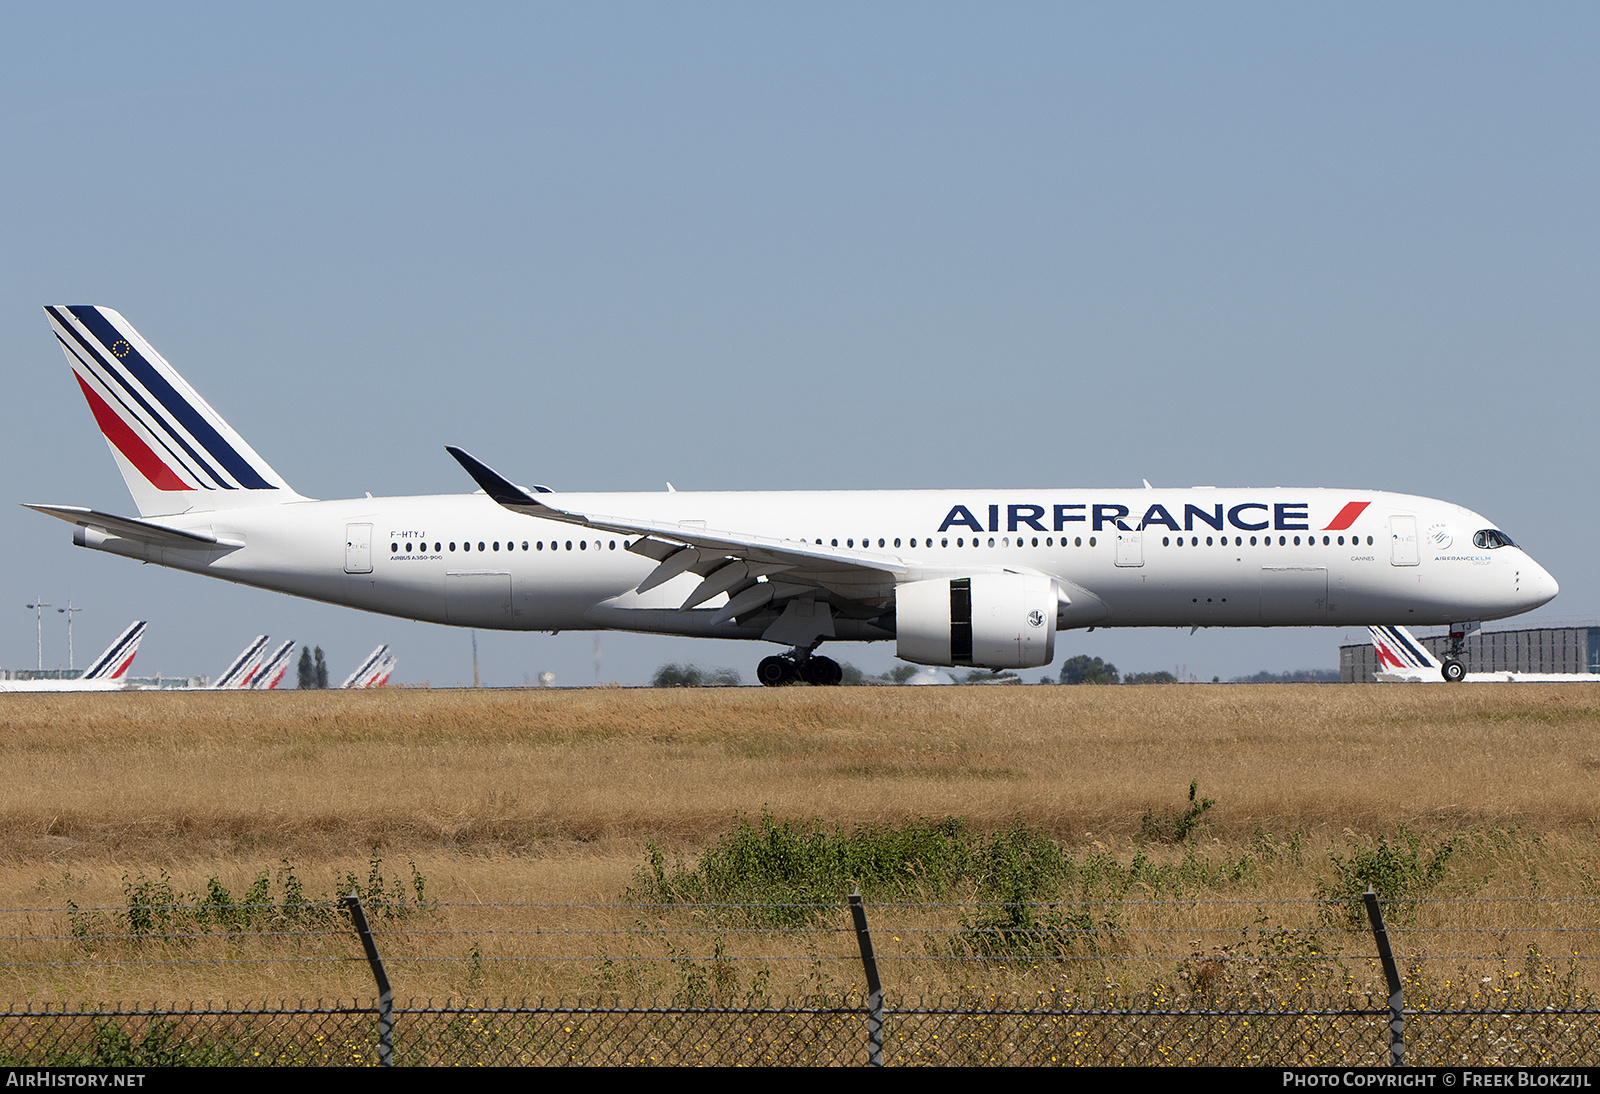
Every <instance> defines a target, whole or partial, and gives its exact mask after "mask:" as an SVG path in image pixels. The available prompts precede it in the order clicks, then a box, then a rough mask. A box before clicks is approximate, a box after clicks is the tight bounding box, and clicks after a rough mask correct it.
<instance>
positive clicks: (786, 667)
mask: <svg viewBox="0 0 1600 1094" xmlns="http://www.w3.org/2000/svg"><path fill="white" fill-rule="evenodd" d="M756 679H757V680H760V681H761V682H762V684H764V685H766V686H767V687H769V688H781V687H784V686H786V685H788V684H802V683H804V684H811V685H813V686H815V687H833V686H834V685H836V684H839V683H841V682H843V680H844V669H842V668H840V667H839V662H837V661H835V660H834V659H833V658H831V657H821V656H818V655H816V654H813V653H812V652H811V651H810V650H799V649H797V650H795V651H794V652H792V653H788V654H778V655H774V656H772V657H763V658H762V659H761V663H760V664H759V665H757V666H756Z"/></svg>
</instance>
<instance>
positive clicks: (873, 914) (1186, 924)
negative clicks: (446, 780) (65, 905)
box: [0, 900, 1600, 1067]
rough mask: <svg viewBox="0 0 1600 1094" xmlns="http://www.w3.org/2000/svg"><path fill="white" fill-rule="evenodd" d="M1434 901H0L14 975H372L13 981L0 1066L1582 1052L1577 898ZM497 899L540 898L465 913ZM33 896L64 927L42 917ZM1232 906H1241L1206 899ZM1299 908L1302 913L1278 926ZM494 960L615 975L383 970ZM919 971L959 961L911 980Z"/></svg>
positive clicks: (471, 968) (1591, 1056)
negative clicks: (1342, 907)
mask: <svg viewBox="0 0 1600 1094" xmlns="http://www.w3.org/2000/svg"><path fill="white" fill-rule="evenodd" d="M1502 903H1503V902H1502ZM1375 904H1376V901H1375V900H1373V901H1369V905H1375ZM1429 904H1430V905H1431V906H1430V907H1429V908H1428V909H1426V910H1427V912H1428V914H1427V915H1424V916H1422V919H1424V920H1426V921H1429V922H1432V923H1433V924H1434V925H1433V926H1430V927H1427V928H1423V927H1418V926H1415V922H1416V920H1417V918H1418V908H1417V906H1416V904H1415V902H1413V904H1412V906H1410V907H1408V908H1406V909H1405V914H1404V915H1403V916H1402V919H1403V920H1404V921H1405V923H1406V924H1407V925H1406V926H1404V927H1403V928H1402V929H1400V930H1395V931H1393V932H1392V933H1393V936H1394V946H1393V949H1394V953H1389V952H1387V949H1386V940H1387V937H1388V935H1389V934H1390V933H1391V932H1390V931H1389V930H1387V929H1385V928H1383V927H1382V925H1381V921H1380V920H1379V919H1377V918H1376V917H1375V918H1374V920H1373V924H1372V925H1373V927H1374V929H1373V930H1370V931H1358V930H1357V929H1356V928H1355V927H1354V926H1353V925H1352V923H1353V921H1345V920H1341V921H1340V926H1339V928H1338V932H1337V933H1334V932H1333V929H1332V928H1330V926H1329V923H1330V918H1329V909H1328V907H1327V904H1326V902H1315V901H1295V902H1277V906H1275V907H1270V908H1268V906H1267V905H1266V904H1265V903H1264V902H1200V901H1167V902H1155V901H1151V902H1138V901H1125V902H1121V903H1120V904H1119V905H1118V906H1116V907H1110V906H1104V907H1096V908H1093V909H1089V910H1088V911H1084V910H1083V909H1063V908H1062V907H1060V906H1057V905H1038V906H1032V907H1027V908H1023V907H1013V906H1010V905H1004V906H953V905H917V904H888V905H876V906H871V907H869V906H867V905H864V904H862V903H860V902H859V900H853V901H852V902H851V903H850V904H848V905H845V904H839V905H831V906H819V905H808V906H803V907H802V906H782V907H778V906H773V907H762V908H752V907H742V906H726V905H724V906H713V905H700V906H693V905H691V906H677V907H674V908H672V909H670V914H669V910H667V909H662V908H659V907H647V906H621V905H604V906H601V905H595V906H563V907H560V908H552V907H550V906H535V905H529V906H508V905H453V906H450V907H449V908H445V907H442V906H434V907H431V908H428V909H424V910H423V911H421V912H415V914H412V915H411V916H410V917H409V918H398V917H395V916H391V915H385V914H383V913H382V910H381V909H380V910H379V914H376V915H375V916H374V918H375V921H376V923H377V929H376V930H373V931H367V932H365V940H366V941H367V942H368V943H370V948H367V949H364V947H363V945H362V938H363V933H362V932H360V931H358V930H357V929H355V923H358V922H361V917H357V918H356V919H355V920H352V919H345V918H343V917H342V914H341V913H340V911H339V910H338V909H336V908H329V907H326V906H320V907H312V906H311V905H307V906H305V907H304V908H303V909H299V910H294V909H287V907H286V906H284V905H274V906H272V907H271V909H270V911H271V914H270V915H268V914H266V912H265V911H263V913H262V914H261V915H259V916H256V917H255V918H251V916H250V915H246V914H244V913H242V912H241V911H240V910H239V908H238V906H235V907H234V908H233V909H232V910H231V911H229V912H228V915H229V916H231V917H232V918H225V917H224V918H220V919H217V921H216V922H212V921H205V920H203V919H201V918H196V917H195V916H193V915H192V914H189V913H192V912H193V909H187V911H185V910H184V909H178V908H168V909H161V908H159V907H157V906H145V905H141V906H138V907H137V908H133V909H127V908H123V909H104V910H98V911H97V910H92V909H91V910H85V909H78V908H71V909H18V910H9V911H8V910H0V917H3V918H6V919H7V921H10V922H13V923H22V922H26V923H32V924H35V925H36V927H35V929H34V930H32V932H31V933H19V929H18V928H14V929H13V932H11V933H10V937H9V938H8V942H9V945H10V949H11V954H12V959H11V960H8V961H5V962H0V970H3V971H4V972H5V973H7V974H10V975H11V976H13V978H17V977H27V976H30V975H32V976H35V977H46V978H50V979H54V980H66V979H69V978H71V977H74V976H80V975H83V974H85V972H86V971H88V970H105V969H110V970H112V971H113V972H115V973H117V974H119V975H129V976H131V975H135V974H137V973H140V972H143V971H146V970H149V969H156V970H159V971H161V972H163V973H168V972H175V973H177V974H178V975H180V976H181V975H192V976H195V977H199V976H202V975H208V974H212V973H215V972H216V970H218V969H224V970H226V971H229V972H230V973H232V972H235V971H237V970H244V971H245V972H246V973H248V972H249V971H250V970H258V972H259V973H260V974H261V976H260V978H261V979H262V980H267V981H278V980H280V979H281V978H282V977H284V976H285V975H288V973H286V971H285V970H291V971H293V970H299V971H300V972H301V973H305V972H306V970H309V976H310V977H311V978H312V979H316V978H319V977H321V978H325V979H329V980H331V979H334V978H335V977H344V978H345V979H344V980H343V981H342V982H343V983H350V982H351V981H350V979H349V978H350V977H351V976H353V975H355V974H357V973H360V974H361V975H363V976H364V977H365V979H366V982H367V983H368V984H369V985H374V984H375V985H376V987H377V989H378V995H377V996H376V997H375V998H374V999H372V1000H371V1001H370V1002H365V1003H351V1004H348V1005H346V1004H342V1003H336V1004H331V1005H324V1004H322V1003H318V1004H315V1005H304V1004H301V1005H288V1004H279V1005H277V1006H261V1005H249V1006H233V1005H220V1006H217V1005H211V1004H206V1005H203V1006H195V1005H188V1006H174V1005H149V1006H130V1005H121V1006H114V1005H100V1004H94V1005H82V1004H79V1005H68V1004H66V1003H63V1002H60V1001H52V1002H48V1003H41V1002H31V1003H20V1004H13V1005H12V1006H10V1007H9V1008H8V1009H6V1010H4V1011H0V1065H5V1066H85V1067H89V1066H92V1067H150V1066H163V1065H228V1066H238V1065H254V1064H265V1065H321V1066H372V1065H377V1064H382V1063H393V1064H397V1065H440V1064H443V1065H473V1064H490V1065H517V1064H527V1065H539V1064H743V1065H760V1064H782V1065H796V1064H798V1065H866V1064H878V1063H881V1064H885V1065H939V1064H963V1065H996V1064H999V1065H1003V1064H1027V1065H1049V1064H1063V1065H1083V1064H1090V1065H1108V1064H1109V1065H1124V1064H1132V1065H1161V1064H1199V1065H1239V1064H1245V1065H1274V1066H1362V1065H1368V1066H1371V1065H1385V1064H1390V1063H1394V1062H1400V1061H1402V1060H1403V1062H1405V1063H1407V1064H1413V1065H1439V1066H1444V1065H1451V1066H1462V1065H1473V1066H1486V1065H1518V1066H1530V1065H1563V1066H1574V1065H1590V1066H1592V1065H1594V1064H1596V1063H1600V1009H1597V1007H1596V1005H1595V999H1594V995H1593V991H1592V989H1591V987H1590V984H1589V982H1590V979H1591V976H1592V964H1591V962H1592V959H1591V958H1589V957H1588V956H1586V955H1585V953H1584V951H1587V950H1592V946H1591V945H1590V942H1591V941H1592V934H1593V932H1594V930H1595V927H1594V916H1593V913H1594V910H1595V907H1596V905H1595V902H1594V901H1585V900H1580V901H1572V900H1566V901H1548V900H1545V901H1541V900H1526V901H1519V902H1516V904H1515V910H1516V911H1517V913H1518V914H1519V915H1520V916H1521V917H1522V919H1523V920H1524V921H1526V923H1527V926H1525V927H1514V926H1508V925H1507V922H1506V920H1505V917H1504V916H1502V915H1500V914H1498V912H1497V913H1496V914H1494V915H1493V916H1492V917H1490V916H1489V914H1488V913H1487V912H1486V911H1485V908H1486V907H1487V905H1486V904H1485V903H1484V902H1473V901H1434V902H1429ZM1208 905H1209V906H1208ZM349 910H350V911H352V912H355V911H359V910H360V907H359V904H355V905H354V906H353V907H351V908H350V909H349ZM1502 910H1503V909H1502ZM180 911H185V915H180V914H178V913H179V912H180ZM391 911H392V909H391ZM1068 911H1071V912H1072V913H1073V914H1067V912H1068ZM1269 911H1270V913H1271V915H1270V918H1271V919H1272V921H1273V922H1274V923H1276V924H1278V925H1277V926H1272V927H1270V928H1269V927H1265V926H1262V924H1264V923H1265V922H1266V921H1267V920H1268V919H1269V914H1268V913H1269ZM91 912H93V913H95V914H93V915H91V914H89V913H91ZM511 912H515V913H516V920H517V921H518V922H521V921H523V920H527V919H529V918H530V917H535V916H540V917H544V921H543V922H542V923H541V925H538V926H531V927H521V928H510V927H506V926H495V927H481V928H473V927H471V926H470V925H463V924H470V923H471V922H473V921H478V922H485V921H495V922H497V923H499V922H507V921H509V920H507V919H506V917H507V916H508V915H509V914H510V913H511ZM56 913H65V918H66V921H67V922H66V929H65V930H59V931H56V932H55V933H52V931H53V928H52V927H51V926H50V924H52V923H54V922H59V919H52V916H53V915H55V914H56ZM852 913H854V914H852ZM1339 914H1340V915H1343V914H1344V913H1343V912H1342V911H1341V912H1340V913H1339ZM555 915H559V916H564V917H565V918H566V919H567V920H569V921H572V922H581V921H584V920H585V919H586V918H587V919H591V920H594V921H595V923H596V924H597V925H588V926H569V927H563V926H561V925H560V924H559V923H554V922H550V917H552V916H555ZM1229 915H1236V916H1237V918H1238V919H1239V921H1240V922H1241V923H1242V924H1243V926H1221V925H1216V924H1218V923H1219V922H1220V920H1221V919H1224V918H1226V917H1227V916H1229ZM1296 915H1298V916H1299V917H1300V919H1301V920H1302V921H1303V924H1304V925H1303V926H1299V927H1285V926H1283V925H1282V923H1283V921H1284V920H1286V919H1293V918H1294V917H1295V916H1296ZM186 916H187V918H186ZM497 917H498V918H497ZM1252 917H1253V919H1252ZM1474 917H1477V918H1478V919H1479V920H1483V919H1485V918H1493V919H1494V920H1495V923H1494V926H1493V927H1492V929H1491V928H1487V927H1478V926H1474V925H1473V919H1474ZM214 918H216V917H214ZM291 920H293V921H294V922H292V923H291V922H290V921H291ZM952 920H953V921H954V925H951V923H952ZM752 922H754V923H756V925H755V926H750V925H749V924H751V923H752ZM1252 922H1253V923H1254V924H1256V926H1254V927H1252V926H1251V923H1252ZM1108 923H1113V924H1115V927H1116V929H1115V930H1107V929H1105V924H1108ZM1163 923H1165V924H1168V925H1167V926H1162V925H1160V924H1163ZM941 924H942V925H941ZM1139 924H1149V925H1147V926H1140V925H1139ZM1204 924H1213V925H1211V926H1206V925H1204ZM38 926H43V928H44V929H42V930H41V929H38ZM91 926H94V929H93V930H91V929H90V927H91ZM1175 938H1176V939H1182V942H1181V943H1180V945H1179V946H1178V947H1174V946H1173V945H1172V942H1173V940H1174V939H1175ZM1485 939H1488V940H1491V941H1492V945H1490V946H1487V947H1485V946H1473V945H1470V943H1474V942H1483V941H1484V940H1485ZM874 943H876V945H875V944H874ZM463 951H464V952H463ZM1553 951H1559V952H1561V953H1562V956H1561V957H1560V958H1556V957H1552V956H1549V953H1551V952H1553ZM491 966H501V967H503V968H504V969H506V970H510V972H511V973H512V974H514V975H516V976H533V975H539V976H544V977H548V976H549V972H548V970H549V969H550V968H552V967H560V968H562V969H570V970H574V973H573V976H574V978H573V979H570V980H568V981H562V982H563V983H573V984H578V985H579V986H580V987H584V986H586V987H589V988H593V987H596V986H599V987H602V988H609V989H612V990H605V991H586V992H580V993H577V994H574V995H571V996H566V997H563V998H561V999H560V1000H559V1001H556V1002H544V1001H539V1002H530V1001H526V1000H524V1001H519V1002H512V1001H509V1000H502V1001H500V1002H498V1003H492V1002H488V1001H484V1000H483V999H481V998H474V999H471V1000H469V1001H456V1000H450V1001H444V1002H440V1003H434V1002H433V1001H431V1000H428V1001H417V1000H411V1001H406V1002H398V1001H396V1000H395V999H394V998H393V993H392V991H391V990H390V987H389V979H390V977H391V976H392V977H393V979H394V980H395V982H396V985H397V986H398V987H399V988H400V990H401V991H404V990H405V989H406V987H407V984H408V983H410V982H427V983H433V982H435V981H434V980H433V979H432V977H434V976H435V974H436V973H437V971H438V970H439V969H440V968H444V969H446V970H448V971H449V973H450V975H451V976H455V977H461V978H464V980H463V981H462V982H465V983H468V984H472V983H480V982H487V981H481V980H475V979H474V978H475V977H481V976H484V975H486V973H485V972H484V970H485V969H486V968H488V967H491ZM374 976H376V979H374ZM19 982H20V981H19ZM940 983H943V984H945V985H947V986H948V985H950V984H954V985H955V986H954V988H948V987H947V988H946V990H936V991H921V992H919V991H918V990H917V989H918V987H919V986H927V985H937V984H940ZM778 985H781V988H780V987H778ZM369 990H370V988H369ZM56 994H57V995H58V996H59V994H60V992H59V991H58V992H56Z"/></svg>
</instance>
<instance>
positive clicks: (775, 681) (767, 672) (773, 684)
mask: <svg viewBox="0 0 1600 1094" xmlns="http://www.w3.org/2000/svg"><path fill="white" fill-rule="evenodd" d="M798 675H799V673H798V672H797V671H796V666H795V663H794V662H793V661H791V660H789V659H788V658H787V657H776V656H774V657H763V658H762V659H761V664H759V665H757V666H756V679H757V680H760V681H761V682H762V684H764V685H766V686H767V687H769V688H781V687H783V686H784V685H785V684H792V683H794V682H795V678H796V677H797V676H798Z"/></svg>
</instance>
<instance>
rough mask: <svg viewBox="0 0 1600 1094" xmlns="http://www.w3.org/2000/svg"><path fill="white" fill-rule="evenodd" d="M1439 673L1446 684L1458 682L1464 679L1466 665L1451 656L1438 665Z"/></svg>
mask: <svg viewBox="0 0 1600 1094" xmlns="http://www.w3.org/2000/svg"><path fill="white" fill-rule="evenodd" d="M1439 675H1441V676H1443V677H1444V679H1445V682H1446V683H1448V684H1459V683H1460V682H1461V681H1462V680H1464V679H1466V675H1467V666H1465V665H1463V664H1462V663H1461V662H1460V661H1457V660H1456V659H1455V658H1454V657H1452V658H1450V659H1449V660H1447V661H1446V662H1445V663H1444V664H1443V665H1442V666H1441V667H1440V669H1439Z"/></svg>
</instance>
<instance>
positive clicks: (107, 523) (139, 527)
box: [23, 502, 244, 551]
mask: <svg viewBox="0 0 1600 1094" xmlns="http://www.w3.org/2000/svg"><path fill="white" fill-rule="evenodd" d="M23 507H24V508H26V509H32V510H33V511H34V512H35V513H43V514H44V515H45V516H47V517H55V518H56V519H57V520H64V521H66V522H67V523H68V524H76V525H77V526H78V527H80V528H93V529H95V530H96V531H98V532H102V533H104V534H106V535H108V536H116V537H118V538H119V539H131V540H136V541H138V542H140V543H148V544H149V545H150V546H152V547H174V548H179V549H184V548H187V549H188V550H191V551H197V550H198V551H203V550H205V549H206V548H208V547H209V548H214V549H218V550H233V549H235V548H238V547H243V546H244V544H243V543H242V542H240V541H239V540H230V539H222V538H220V537H218V536H214V535H211V534H210V533H202V532H186V531H184V530H183V529H181V528H168V527H166V526H165V525H162V524H154V523H152V522H150V521H148V520H138V519H136V518H134V517H119V516H114V515H113V514H111V513H102V512H100V511H99V510H97V509H85V508H83V507H82V506H78V505H34V504H32V503H28V502H24V503H23Z"/></svg>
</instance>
